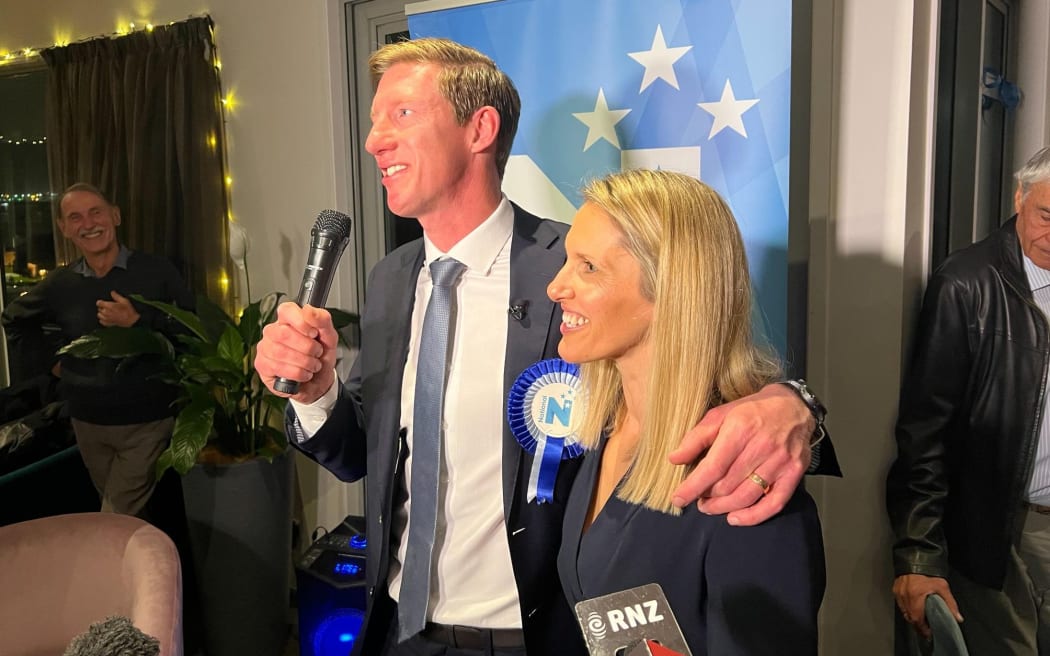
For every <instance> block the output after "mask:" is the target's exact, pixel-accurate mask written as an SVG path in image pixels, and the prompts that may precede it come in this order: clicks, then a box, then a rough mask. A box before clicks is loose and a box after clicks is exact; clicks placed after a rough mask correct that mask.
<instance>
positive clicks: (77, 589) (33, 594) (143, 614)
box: [0, 513, 182, 656]
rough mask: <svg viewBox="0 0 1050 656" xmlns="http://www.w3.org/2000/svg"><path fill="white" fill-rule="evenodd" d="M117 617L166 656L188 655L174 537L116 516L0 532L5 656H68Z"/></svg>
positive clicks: (72, 518) (81, 516) (0, 625)
mask: <svg viewBox="0 0 1050 656" xmlns="http://www.w3.org/2000/svg"><path fill="white" fill-rule="evenodd" d="M115 615H116V616H123V617H127V618H128V619H130V620H131V622H132V623H133V624H134V625H135V627H136V628H138V629H139V630H140V631H142V632H143V633H146V634H147V635H150V636H153V637H154V638H156V639H157V640H158V641H159V642H160V654H161V656H182V578H181V570H180V566H179V556H178V552H177V551H176V550H175V545H174V544H173V543H172V541H171V540H170V539H169V538H168V536H167V535H165V534H164V533H163V532H161V531H160V530H159V529H157V528H155V527H153V526H151V525H150V524H148V523H146V522H144V521H142V520H141V519H138V518H135V517H128V516H125V515H114V514H109V513H78V514H72V515H57V516H54V517H44V518H42V519H33V520H30V521H25V522H20V523H17V524H11V525H8V526H2V527H0V653H2V654H4V656H61V654H62V653H63V652H64V651H65V649H66V647H67V646H68V645H69V642H70V641H71V640H72V639H73V637H74V636H76V635H78V634H80V633H83V632H84V631H86V630H87V629H88V627H89V626H90V625H91V624H94V623H96V622H100V621H102V620H104V619H106V618H107V617H110V616H115Z"/></svg>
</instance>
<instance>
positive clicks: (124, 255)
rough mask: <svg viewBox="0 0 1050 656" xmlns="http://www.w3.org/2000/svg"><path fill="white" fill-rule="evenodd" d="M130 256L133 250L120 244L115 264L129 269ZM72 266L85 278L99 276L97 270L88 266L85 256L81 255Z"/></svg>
mask: <svg viewBox="0 0 1050 656" xmlns="http://www.w3.org/2000/svg"><path fill="white" fill-rule="evenodd" d="M130 256H131V250H130V249H129V248H128V247H127V246H125V245H124V244H120V250H118V251H117V259H116V260H115V261H114V262H113V266H115V267H120V268H121V269H124V270H125V271H127V268H128V257H130ZM70 268H71V269H73V271H74V272H76V273H79V274H80V275H82V276H84V277H85V278H98V276H96V275H95V271H94V270H93V269H92V268H91V267H89V266H88V263H87V260H85V259H84V256H81V257H80V259H79V260H77V261H76V262H74V263H73V266H71V267H70Z"/></svg>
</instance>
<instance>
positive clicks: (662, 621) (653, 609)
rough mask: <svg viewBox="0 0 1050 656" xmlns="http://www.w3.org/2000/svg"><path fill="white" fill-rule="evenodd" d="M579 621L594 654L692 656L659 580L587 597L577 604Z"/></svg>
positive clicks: (589, 651) (597, 655)
mask: <svg viewBox="0 0 1050 656" xmlns="http://www.w3.org/2000/svg"><path fill="white" fill-rule="evenodd" d="M576 621H578V622H579V623H580V628H581V629H583V639H584V640H585V641H586V643H587V653H589V654H590V655H591V656H616V655H617V654H620V653H627V654H629V655H630V656H642V655H643V654H652V655H653V656H656V655H660V656H692V653H691V652H690V651H689V645H688V644H687V643H686V641H685V636H683V635H682V629H681V628H679V626H678V620H676V619H675V616H674V613H673V612H671V605H670V604H669V603H668V602H667V597H666V596H664V591H663V589H662V588H661V587H660V586H659V584H657V583H648V584H646V585H641V586H638V587H637V588H630V589H628V590H623V591H621V592H614V593H612V594H607V595H604V596H602V597H595V598H594V599H584V600H583V601H581V602H579V603H578V604H576Z"/></svg>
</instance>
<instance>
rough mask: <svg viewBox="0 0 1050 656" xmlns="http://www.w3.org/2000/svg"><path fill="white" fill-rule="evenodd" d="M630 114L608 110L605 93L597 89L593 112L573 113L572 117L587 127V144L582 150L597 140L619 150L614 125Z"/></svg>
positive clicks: (626, 110) (622, 110)
mask: <svg viewBox="0 0 1050 656" xmlns="http://www.w3.org/2000/svg"><path fill="white" fill-rule="evenodd" d="M630 113H631V110H629V109H609V103H607V102H605V91H604V90H603V89H601V88H599V89H598V99H597V100H595V101H594V111H593V112H573V116H574V117H576V119H577V120H578V121H580V122H581V123H583V124H584V125H586V126H587V142H586V143H585V144H584V145H583V150H584V151H586V150H587V149H588V148H590V147H591V146H593V145H594V142H596V141H598V140H599V139H605V140H606V141H608V142H609V143H611V144H612V145H614V146H616V147H617V148H619V147H620V138H619V137H618V136H616V124H617V123H619V122H620V121H622V120H623V117H624V116H627V115H628V114H630Z"/></svg>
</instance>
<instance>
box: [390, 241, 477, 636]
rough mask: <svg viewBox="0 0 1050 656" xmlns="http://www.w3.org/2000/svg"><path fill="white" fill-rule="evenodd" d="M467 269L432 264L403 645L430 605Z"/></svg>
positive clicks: (420, 371) (401, 606)
mask: <svg viewBox="0 0 1050 656" xmlns="http://www.w3.org/2000/svg"><path fill="white" fill-rule="evenodd" d="M464 269H466V266H465V265H464V264H462V263H461V262H457V261H456V260H453V259H444V260H438V261H436V262H432V263H431V265H430V277H431V280H432V281H433V283H434V289H433V291H431V293H430V301H429V302H428V303H427V311H426V314H425V315H423V331H422V334H421V335H420V338H419V361H418V364H417V365H416V398H415V403H414V408H413V414H412V489H411V490H410V491H409V494H410V497H409V498H410V499H411V501H412V505H411V517H410V520H409V524H408V548H407V550H406V553H405V562H404V567H403V568H402V570H401V594H400V599H398V624H399V626H400V631H399V633H400V635H399V636H398V639H399V641H404V640H406V639H408V638H410V637H412V636H414V635H415V634H417V633H419V632H420V631H422V630H423V628H424V626H425V625H426V621H427V603H428V602H429V601H430V568H431V562H432V560H431V559H432V555H433V550H434V535H435V529H436V527H437V503H438V475H439V472H440V470H441V425H442V421H443V416H444V411H443V408H444V405H445V376H446V373H447V371H448V356H449V342H450V341H451V340H450V339H449V337H450V334H449V333H450V325H449V319H450V317H451V316H452V315H453V314H454V311H455V284H456V281H457V280H459V277H460V275H462V273H463V270H464Z"/></svg>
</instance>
